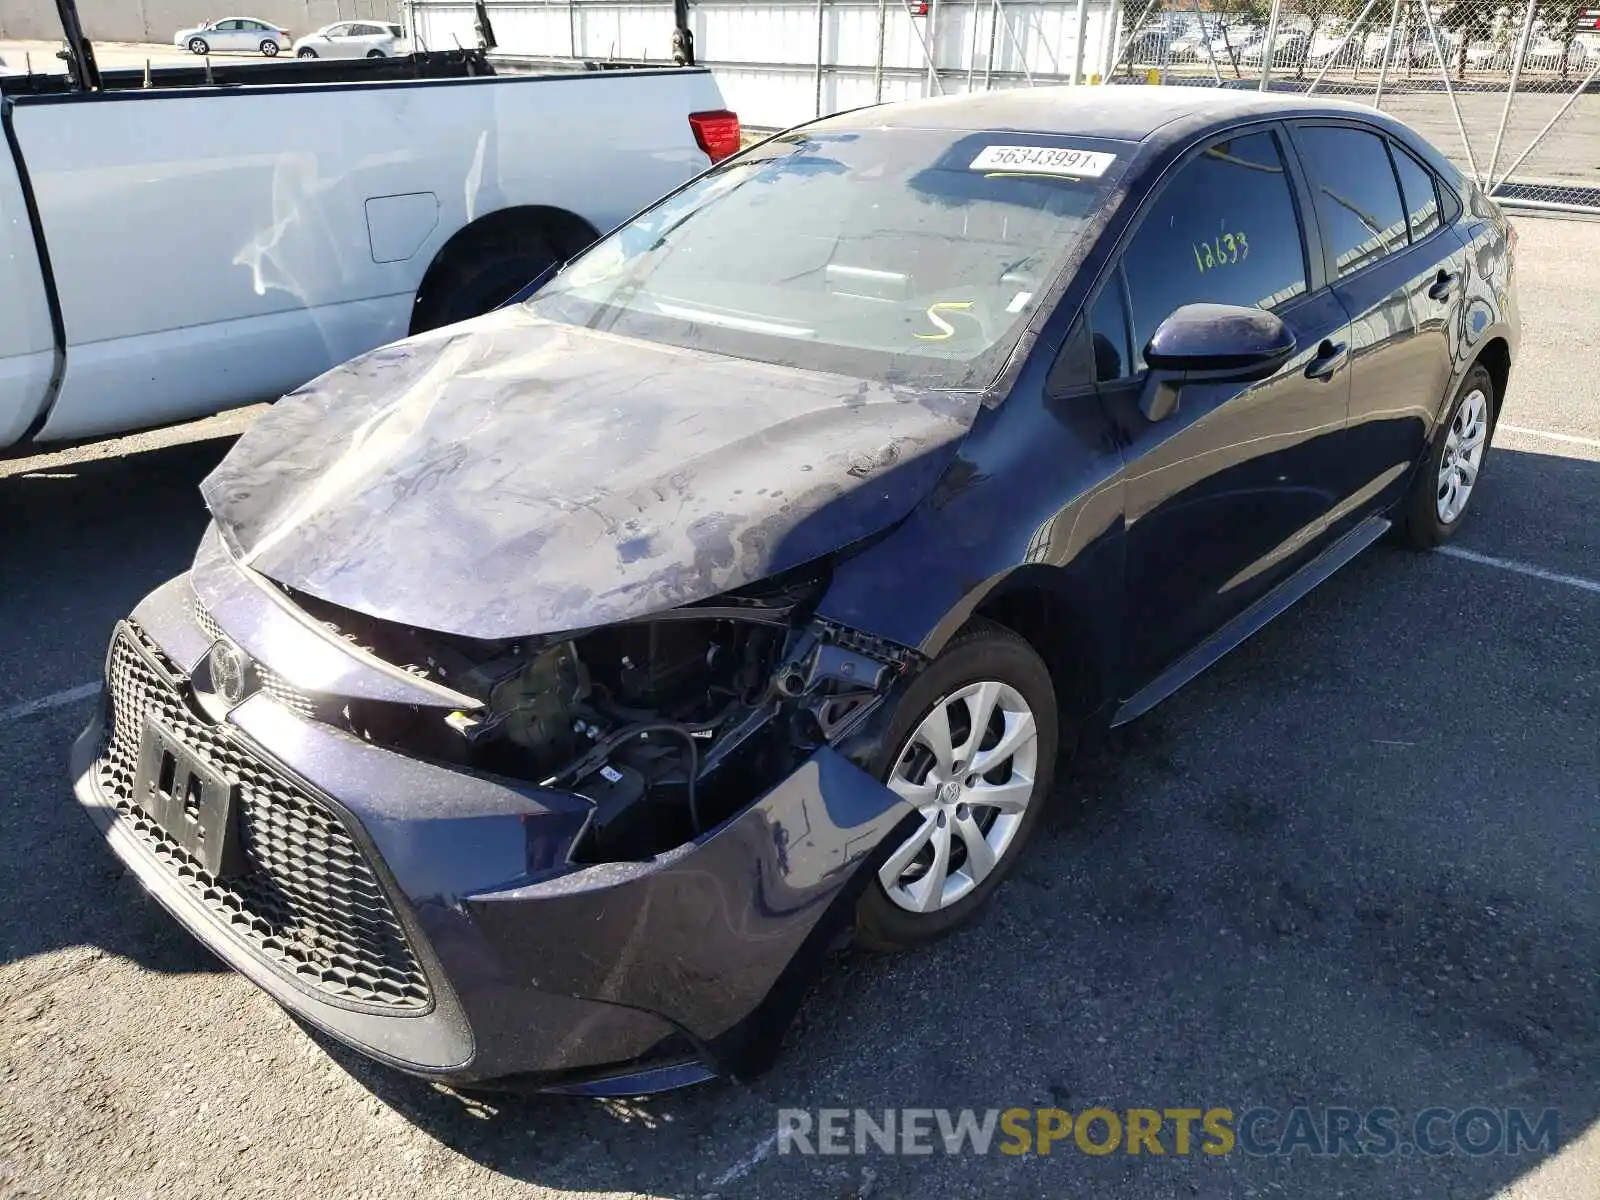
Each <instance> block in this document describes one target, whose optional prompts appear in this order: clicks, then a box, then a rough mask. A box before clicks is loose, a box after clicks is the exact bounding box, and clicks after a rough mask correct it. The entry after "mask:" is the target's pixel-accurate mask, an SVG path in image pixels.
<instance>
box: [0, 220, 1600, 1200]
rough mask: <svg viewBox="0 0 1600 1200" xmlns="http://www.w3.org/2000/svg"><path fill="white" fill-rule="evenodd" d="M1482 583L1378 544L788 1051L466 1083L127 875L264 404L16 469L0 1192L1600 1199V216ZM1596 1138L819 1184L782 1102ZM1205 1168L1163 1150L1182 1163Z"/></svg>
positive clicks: (1542, 264) (1083, 779)
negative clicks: (1522, 1116)
mask: <svg viewBox="0 0 1600 1200" xmlns="http://www.w3.org/2000/svg"><path fill="white" fill-rule="evenodd" d="M1519 226H1520V228H1521V231H1522V242H1521V257H1520V264H1521V265H1520V271H1521V295H1522V300H1523V305H1524V314H1525V322H1526V343H1525V345H1524V347H1523V353H1522V357H1521V360H1520V361H1519V363H1518V364H1517V366H1516V369H1515V372H1514V375H1513V383H1512V389H1511V394H1510V397H1509V399H1508V401H1507V404H1506V408H1505V412H1504V415H1503V417H1502V425H1501V429H1500V432H1499V435H1498V437H1497V440H1496V445H1495V449H1494V450H1493V452H1492V453H1491V455H1490V457H1489V460H1488V464H1487V468H1486V471H1485V474H1484V478H1483V483H1482V485H1481V487H1480V490H1479V492H1478V493H1477V494H1476V495H1475V496H1474V499H1473V504H1474V512H1473V514H1472V520H1471V523H1470V527H1469V528H1467V529H1465V530H1464V531H1463V533H1462V535H1461V537H1460V538H1459V539H1458V540H1457V541H1456V543H1454V545H1455V547H1456V549H1457V551H1458V553H1455V554H1451V555H1444V554H1433V555H1418V554H1413V553H1410V552H1407V551H1404V550H1401V549H1398V548H1393V547H1389V546H1380V547H1378V548H1376V549H1375V550H1374V551H1373V552H1371V553H1369V554H1367V555H1365V556H1363V557H1362V558H1361V559H1359V560H1358V561H1356V562H1355V563H1354V564H1352V565H1351V566H1350V567H1349V568H1347V569H1346V570H1345V571H1343V572H1341V573H1340V574H1339V575H1337V576H1335V577H1334V578H1333V579H1332V580H1331V581H1330V582H1328V583H1327V584H1326V585H1324V586H1323V587H1322V588H1321V589H1319V590H1318V591H1317V592H1316V593H1315V594H1314V595H1313V596H1312V597H1310V598H1309V599H1308V600H1307V601H1306V602H1305V603H1303V604H1301V605H1300V606H1299V607H1297V608H1296V609H1294V610H1292V611H1291V612H1289V613H1288V614H1287V615H1285V616H1284V617H1283V618H1281V619H1280V620H1279V621H1277V622H1276V623H1275V624H1274V625H1272V626H1271V627H1269V628H1268V629H1267V630H1265V631H1264V632H1263V633H1262V634H1260V635H1259V636H1258V637H1257V638H1255V639H1254V640H1253V641H1251V642H1250V643H1249V644H1248V645H1246V646H1245V647H1244V648H1243V649H1242V650H1241V651H1240V652H1238V653H1236V654H1234V655H1233V656H1231V657H1230V658H1229V659H1227V660H1225V661H1224V662H1223V663H1222V664H1220V665H1219V666H1218V667H1217V668H1216V669H1214V670H1213V671H1211V672H1209V673H1208V674H1207V675H1205V676H1203V677H1202V678H1201V679H1199V680H1198V681H1196V682H1195V683H1194V684H1193V685H1192V686H1190V687H1189V688H1188V689H1186V690H1185V691H1184V692H1182V693H1180V694H1179V695H1178V696H1176V697H1174V698H1173V699H1172V700H1170V701H1169V702H1167V703H1166V704H1164V705H1162V706H1161V707H1159V708H1158V709H1156V710H1155V711H1154V712H1152V713H1151V714H1150V715H1149V716H1148V717H1146V718H1144V719H1142V720H1140V721H1138V722H1136V723H1135V724H1134V725H1132V726H1131V727H1129V728H1128V729H1126V730H1125V731H1123V732H1122V733H1120V734H1119V735H1117V736H1115V737H1113V738H1112V739H1111V740H1110V742H1109V743H1108V744H1107V745H1104V746H1101V747H1098V748H1095V749H1093V750H1091V751H1089V752H1088V753H1086V754H1085V755H1084V756H1083V757H1082V758H1080V759H1079V760H1078V761H1076V762H1074V763H1072V764H1071V766H1070V768H1068V769H1067V770H1066V771H1065V772H1064V773H1065V775H1066V777H1067V782H1066V784H1065V786H1064V788H1063V793H1062V795H1061V796H1060V797H1059V802H1058V804H1057V805H1056V807H1055V809H1054V811H1053V813H1052V815H1051V819H1050V820H1049V822H1048V826H1047V828H1046V829H1045V830H1044V831H1043V836H1041V837H1040V838H1039V839H1038V840H1037V841H1036V842H1035V843H1034V844H1033V845H1032V846H1031V847H1030V850H1029V858H1028V861H1027V862H1026V863H1025V864H1024V866H1023V868H1022V869H1021V871H1020V874H1019V876H1018V877H1016V878H1015V879H1013V880H1012V881H1011V882H1010V883H1008V885H1007V886H1006V887H1005V888H1004V889H1003V890H1002V892H1001V894H1000V896H999V900H998V903H997V904H996V905H995V906H994V907H993V908H991V910H990V911H989V913H988V915H987V916H986V918H985V919H984V920H982V921H981V922H980V923H979V924H977V925H976V926H974V927H972V928H970V929H968V930H966V931H964V932H962V933H960V934H958V935H957V936H954V937H952V938H950V939H949V940H947V941H945V942H944V943H942V944H940V945H939V946H938V947H936V948H934V949H932V950H931V951H927V952H923V953H920V954H915V955H908V956H899V957H889V958H881V957H873V956H869V955H866V954H860V953H854V952H851V953H846V954H842V955H840V956H839V957H838V958H837V959H836V960H835V961H834V962H832V963H831V964H830V965H829V967H828V969H827V971H826V972H825V973H824V974H823V976H822V977H821V978H820V979H819V980H818V981H817V984H816V986H815V988H814V990H813V992H812V993H811V995H810V997H809V999H808V1001H807V1003H806V1005H805V1009H804V1012H803V1018H802V1020H801V1021H800V1022H799V1024H798V1025H797V1026H796V1028H795V1029H794V1030H793V1031H792V1033H791V1035H790V1037H789V1039H788V1043H787V1046H786V1049H785V1052H784V1055H783V1057H782V1059H781V1060H780V1062H779V1063H778V1065H777V1066H776V1067H775V1068H774V1069H773V1070H772V1071H771V1072H770V1073H769V1074H768V1075H766V1076H765V1077H763V1078H761V1079H758V1080H756V1081H754V1082H752V1083H748V1084H713V1085H708V1086H704V1087H701V1088H698V1089H693V1090H690V1091H687V1092H681V1093H676V1094H673V1095H669V1096H664V1097H657V1098H653V1099H648V1100H642V1101H635V1102H618V1103H596V1102H591V1101H580V1100H572V1099H561V1098H550V1097H533V1098H521V1097H510V1098H504V1097H502V1098H496V1099H490V1100H485V1099H484V1098H481V1097H461V1096H457V1095H454V1094H451V1093H449V1092H445V1091H441V1090H439V1089H437V1088H434V1087H431V1086H429V1085H427V1084H424V1083H420V1082H417V1081H414V1080H411V1079H409V1078H407V1077H404V1076H400V1075H397V1074H394V1073H391V1072H389V1071H386V1070H384V1069H381V1068H378V1067H375V1066H372V1065H369V1064H367V1063H366V1062H364V1061H363V1060H361V1059H359V1058H357V1057H356V1056H354V1055H353V1054H350V1053H348V1052H346V1051H344V1050H341V1049H339V1048H337V1047H334V1046H330V1045H327V1044H325V1043H324V1042H323V1041H321V1040H319V1039H313V1038H312V1037H310V1036H308V1035H307V1034H306V1033H305V1032H304V1031H303V1030H302V1029H301V1028H300V1027H299V1026H298V1025H296V1024H295V1023H294V1022H293V1021H291V1020H290V1019H289V1018H288V1017H287V1016H286V1015H285V1014H284V1013H283V1012H282V1011H281V1010H280V1009H278V1008H277V1007H276V1006H275V1005H274V1004H273V1003H271V1002H270V1001H269V1000H267V999H266V998H265V997H264V996H263V995H261V994H259V993H258V992H256V991H255V990H254V989H253V988H251V987H250V986H249V985H247V984H245V983H244V982H243V981H242V980H241V979H239V978H237V977H235V976H233V975H231V974H229V973H226V972H224V971H221V970H220V969H219V968H218V966H217V964H216V963H215V962H214V961H213V960H212V959H211V958H210V957H209V956H208V955H207V954H206V952H204V951H203V950H201V949H200V948H199V947H198V946H197V945H196V944H194V943H193V942H192V941H191V940H190V939H189V938H188V937H187V936H186V935H185V934H183V933H182V932H180V931H179V930H178V929H176V928H175V927H174V925H173V924H172V922H171V921H169V920H168V919H167V918H166V917H165V916H164V915H163V914H162V913H161V912H160V911H159V910H158V909H156V908H155V907H154V906H153V905H152V904H151V903H149V902H148V901H146V900H144V899H143V898H142V896H141V895H140V893H139V891H138V888H137V887H136V886H135V885H134V884H133V883H132V882H131V881H130V880H128V879H127V878H126V877H125V876H124V875H123V874H122V872H121V871H120V870H119V868H118V867H117V866H116V865H115V863H114V861H113V860H112V858H111V856H110V855H109V853H108V852H107V851H106V849H105V848H104V847H103V846H102V845H101V844H100V842H99V839H98V838H97V836H96V835H95V834H94V832H93V831H92V829H91V827H90V825H89V823H88V822H87V821H86V820H85V819H84V818H83V817H82V816H80V815H79V813H78V812H77V811H76V808H75V805H74V802H73V799H72V796H71V793H70V790H69V788H68V784H67V779H66V771H65V756H66V750H67V746H68V743H69V741H70V740H71V738H72V737H73V736H74V734H75V733H76V732H77V730H78V728H79V727H80V726H81V725H82V723H83V721H84V720H85V718H86V707H87V702H86V701H84V700H82V699H81V698H79V699H74V698H73V696H74V689H76V688H78V687H79V686H80V685H82V684H84V683H85V682H87V681H91V680H93V678H94V676H95V674H96V672H97V670H98V668H99V663H100V659H101V656H102V654H103V652H104V647H105V643H106V638H107V635H108V632H109V629H110V626H111V623H112V621H113V620H115V619H116V618H117V617H118V616H120V615H122V614H124V613H125V612H127V611H128V609H129V608H130V607H131V606H132V605H133V604H134V603H135V602H136V601H137V599H138V598H139V596H140V595H141V594H143V593H144V592H145V591H146V590H147V589H149V588H150V587H152V586H154V585H155V584H157V583H158V582H160V581H161V580H163V579H165V578H166V577H167V576H169V575H171V574H173V573H175V572H177V571H180V570H182V569H183V568H184V567H185V566H186V564H187V563H188V561H189V559H190V556H191V554H192V551H193V547H194V545H195V542H196V539H197V537H198V535H199V533H200V531H201V529H202V527H203V525H204V521H205V517H204V513H203V511H202V508H201V505H200V501H199V497H198V495H197V494H196V490H195V485H196V484H197V482H198V481H199V480H200V478H201V477H202V476H203V475H204V474H205V472H206V471H207V470H208V469H209V468H210V467H211V466H212V465H213V464H214V463H216V461H217V460H218V459H219V457H220V456H221V455H222V454H223V453H224V452H225V451H226V449H227V447H228V437H229V435H231V434H232V433H235V432H237V430H238V429H239V428H240V427H241V426H242V425H243V424H245V423H247V422H248V420H249V419H250V417H251V415H252V414H251V413H249V412H246V413H243V414H231V415H229V416H227V417H224V418H220V419H218V420H214V421H210V422H203V423H200V424H199V425H196V426H193V427H189V428H187V429H185V430H183V431H180V432H178V433H176V434H174V433H171V432H165V433H161V434H156V435H148V436H144V437H141V438H137V439H130V440H128V441H126V442H121V443H115V444H109V445H100V446H93V447H83V448H78V449H75V450H71V451H65V452H58V453H54V454H45V455H30V456H24V457H16V456H13V457H12V458H10V459H0V518H3V528H4V530H5V537H6V538H7V540H8V546H7V553H6V554H5V556H4V559H3V561H0V622H3V624H0V628H4V629H5V630H6V635H5V637H4V638H3V640H0V820H3V821H4V830H5V832H4V835H3V836H0V898H3V900H4V903H5V920H4V923H3V925H0V1195H3V1196H8V1197H9V1196H18V1197H21V1196H39V1197H52V1198H54V1197H115V1198H117V1200H123V1198H136V1197H145V1196H150V1197H155V1196H161V1197H163V1198H168V1197H172V1198H178V1197H191V1196H193V1197H202V1196H203V1197H206V1198H207V1200H222V1198H226V1197H232V1196H241V1197H242V1196H249V1197H252V1198H253V1200H278V1198H282V1200H291V1198H292V1200H299V1198H301V1197H305V1196H317V1197H347V1196H348V1197H368V1196H371V1197H379V1196H381V1197H385V1198H389V1197H434V1196H437V1197H460V1196H472V1197H484V1198H490V1197H510V1196H536V1197H558V1196H559V1197H580V1196H581V1197H591V1198H592V1197H596V1196H618V1195H639V1196H652V1197H702V1196H707V1195H715V1196H721V1197H736V1196H761V1197H770V1198H773V1200H785V1198H791V1197H818V1196H820V1197H828V1198H831V1200H849V1198H854V1200H862V1198H865V1197H868V1196H872V1197H919V1198H923V1197H941V1198H942V1197H952V1196H983V1197H997V1196H1056V1197H1060V1196H1080V1195H1081V1196H1094V1197H1097V1198H1099V1200H1117V1198H1123V1197H1126V1198H1128V1200H1135V1198H1136V1200H1154V1198H1159V1197H1168V1196H1174V1197H1192V1196H1217V1197H1223V1196H1227V1197H1249V1196H1262V1197H1265V1196H1277V1195H1294V1196H1315V1197H1325V1196H1326V1197H1331V1196H1339V1195H1343V1196H1361V1197H1380V1198H1389V1197H1393V1198H1395V1200H1401V1198H1405V1200H1410V1198H1412V1197H1417V1196H1422V1195H1431V1196H1449V1197H1451V1200H1481V1198H1486V1197H1491V1196H1496V1195H1505V1196H1507V1197H1511V1196H1517V1197H1526V1198H1528V1200H1532V1198H1534V1197H1542V1198H1547V1200H1555V1198H1559V1200H1584V1198H1585V1197H1600V873H1597V869H1596V866H1595V848H1596V845H1597V834H1600V524H1597V519H1596V515H1595V514H1596V513H1597V512H1600V372H1597V371H1596V364H1597V363H1600V346H1597V338H1596V334H1595V332H1594V331H1595V329H1596V328H1597V327H1600V280H1597V278H1596V275H1595V273H1594V271H1593V269H1592V264H1593V263H1595V262H1597V261H1600V224H1588V223H1580V222H1570V221H1539V220H1531V219H1522V220H1520V221H1519ZM1097 1105H1098V1106H1103V1107H1105V1108H1108V1109H1110V1110H1112V1111H1114V1112H1125V1111H1126V1110H1128V1109H1130V1108H1154V1109H1171V1108H1195V1109H1201V1110H1206V1109H1213V1108H1219V1107H1220V1108H1227V1109H1230V1110H1233V1111H1234V1112H1235V1113H1236V1114H1242V1113H1243V1112H1244V1111H1246V1110H1248V1109H1250V1108H1252V1107H1255V1106H1268V1107H1271V1108H1274V1109H1278V1110H1287V1109H1290V1108H1292V1107H1294V1106H1297V1105H1299V1106H1307V1107H1309V1108H1310V1109H1311V1110H1313V1111H1316V1112H1321V1111H1324V1110H1325V1109H1327V1108H1329V1107H1335V1106H1341V1107H1350V1108H1353V1109H1357V1110H1361V1111H1366V1110H1369V1109H1373V1108H1380V1107H1382V1108H1392V1109H1394V1110H1396V1111H1397V1112H1399V1113H1401V1114H1415V1113H1418V1112H1420V1111H1422V1110H1424V1109H1426V1108H1429V1107H1435V1106H1437V1107H1443V1108H1448V1109H1451V1110H1458V1111H1459V1110H1465V1109H1467V1108H1471V1107H1485V1108H1489V1109H1491V1110H1493V1111H1495V1112H1497V1113H1504V1112H1505V1111H1506V1110H1509V1109H1523V1110H1526V1111H1528V1112H1530V1113H1533V1114H1538V1113H1541V1112H1542V1111H1543V1110H1546V1109H1555V1110H1557V1111H1558V1113H1559V1143H1560V1145H1561V1149H1560V1151H1559V1152H1558V1153H1556V1154H1553V1155H1552V1154H1546V1153H1542V1152H1533V1153H1524V1154H1522V1155H1517V1156H1513V1155H1507V1154H1502V1153H1491V1154H1485V1155H1472V1154H1467V1153H1463V1152H1456V1153H1452V1154H1445V1155H1440V1156H1437V1157H1435V1156H1430V1155H1424V1154H1420V1153H1409V1154H1408V1153H1405V1152H1403V1151H1402V1150H1399V1149H1397V1151H1396V1153H1394V1154H1393V1155H1371V1154H1366V1155H1354V1154H1348V1153H1346V1154H1343V1155H1337V1156H1331V1155H1330V1156H1316V1155H1312V1154H1310V1153H1308V1152H1305V1151H1296V1152H1294V1153H1293V1154H1292V1155H1288V1156H1279V1157H1272V1156H1266V1157H1261V1156H1253V1155H1249V1154H1245V1153H1242V1152H1239V1151H1238V1150H1236V1151H1235V1152H1234V1153H1231V1154H1224V1155H1218V1156H1210V1155H1206V1154H1203V1153H1198V1152H1196V1153H1191V1154H1188V1155H1178V1154H1176V1153H1172V1152H1169V1153H1168V1154H1165V1155H1162V1156H1155V1155H1152V1154H1149V1153H1145V1154H1142V1155H1139V1156H1134V1155H1130V1154H1127V1153H1123V1152H1117V1153H1112V1154H1107V1155H1091V1154H1086V1153H1083V1152H1081V1151H1079V1150H1076V1149H1075V1148H1073V1147H1072V1146H1071V1145H1070V1144H1063V1145H1061V1146H1058V1147H1057V1148H1056V1152H1054V1153H1052V1154H1050V1155H1048V1156H1046V1155H1040V1154H1037V1153H1033V1154H1028V1155H1021V1156H1006V1155H1001V1154H999V1153H991V1154H988V1155H963V1156H955V1157H950V1156H946V1155H944V1154H934V1155H926V1156H891V1155H887V1154H884V1153H882V1152H879V1151H877V1150H875V1149H870V1148H869V1151H868V1153H865V1154H862V1155H859V1156H858V1155H854V1154H851V1155H844V1156H831V1157H804V1156H800V1155H795V1154H782V1153H779V1152H778V1148H777V1145H776V1142H775V1137H774V1135H775V1132H776V1129H777V1119H778V1112H779V1110H780V1109H784V1108H796V1109H808V1110H816V1109H819V1108H849V1109H854V1108H862V1109H866V1110H871V1111H873V1112H874V1113H876V1114H878V1115H880V1116H881V1113H882V1110H883V1109H885V1108H890V1107H900V1106H917V1107H926V1108H944V1109H959V1108H962V1107H972V1108H975V1109H978V1110H987V1109H991V1108H1001V1109H1003V1108H1012V1107H1021V1108H1035V1107H1041V1106H1043V1107H1058V1108H1061V1109H1065V1110H1069V1111H1072V1112H1075V1113H1080V1112H1082V1111H1083V1110H1085V1109H1087V1108H1090V1107H1093V1106H1097ZM1170 1145H1171V1144H1170V1141H1169V1150H1170Z"/></svg>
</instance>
